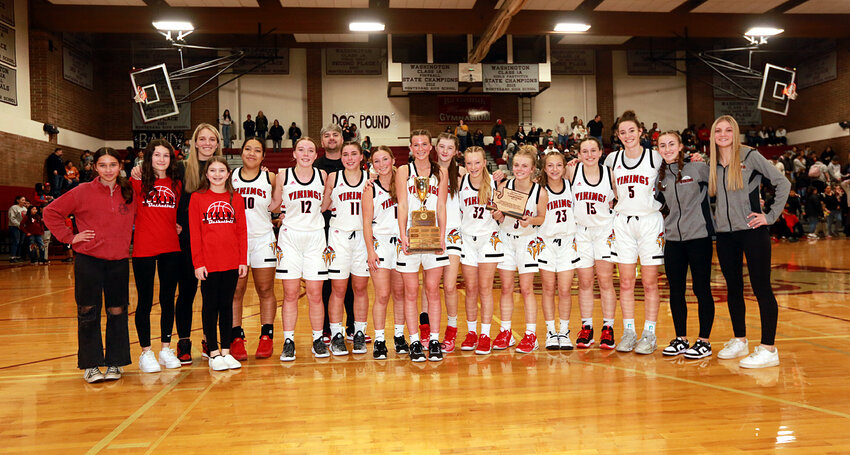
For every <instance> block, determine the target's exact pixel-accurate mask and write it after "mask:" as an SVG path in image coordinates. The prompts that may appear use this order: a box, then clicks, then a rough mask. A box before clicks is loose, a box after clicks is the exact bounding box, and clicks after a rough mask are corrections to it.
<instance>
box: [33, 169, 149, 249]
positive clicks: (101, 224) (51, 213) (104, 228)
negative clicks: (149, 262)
mask: <svg viewBox="0 0 850 455" xmlns="http://www.w3.org/2000/svg"><path fill="white" fill-rule="evenodd" d="M70 214H74V217H75V219H76V222H77V229H79V231H80V232H82V231H86V230H92V231H94V239H92V240H89V241H87V242H79V243H75V244H73V245H71V247H72V248H73V249H74V251H76V252H77V253H82V254H86V255H89V256H93V257H96V258H99V259H106V260H110V261H114V260H117V259H125V258H127V257H129V256H130V237H131V236H132V235H133V219H134V218H135V215H136V206H135V204H133V203H132V202H131V203H129V204H127V203H125V202H124V197H123V196H121V187H120V186H118V185H117V184H116V185H115V186H114V187H113V188H112V189H111V190H110V189H109V187H108V186H106V185H104V184H102V183H100V179H99V178H98V179H95V180H93V181H91V182H86V183H82V184H80V185H79V186H77V187H76V188H74V189H73V190H71V191H68V192H67V193H65V194H64V195H62V197H60V198H58V199H56V200H55V201H53V202H52V203H51V204H49V205H48V206H47V207H45V208H44V224H45V225H46V226H47V228H48V229H50V232H52V233H53V237H56V239H57V240H59V241H60V242H62V243H71V240H73V239H74V232H73V231H72V230H71V228H69V227H68V226H67V225H65V217H67V216H68V215H70Z"/></svg>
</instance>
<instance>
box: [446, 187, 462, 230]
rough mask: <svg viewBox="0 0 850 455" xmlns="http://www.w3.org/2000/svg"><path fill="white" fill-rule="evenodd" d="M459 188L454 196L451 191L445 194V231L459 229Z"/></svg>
mask: <svg viewBox="0 0 850 455" xmlns="http://www.w3.org/2000/svg"><path fill="white" fill-rule="evenodd" d="M460 224H461V215H460V190H458V193H457V194H455V195H454V196H452V195H451V193H449V194H447V195H446V232H449V231H451V230H452V229H460V228H461V226H460Z"/></svg>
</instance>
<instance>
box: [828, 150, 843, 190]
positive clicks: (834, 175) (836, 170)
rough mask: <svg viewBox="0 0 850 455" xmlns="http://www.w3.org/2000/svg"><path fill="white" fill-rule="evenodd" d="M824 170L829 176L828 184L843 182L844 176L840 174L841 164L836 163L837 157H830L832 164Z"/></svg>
mask: <svg viewBox="0 0 850 455" xmlns="http://www.w3.org/2000/svg"><path fill="white" fill-rule="evenodd" d="M826 170H827V172H828V174H829V180H830V182H832V183H833V184H834V185H837V184H838V183H839V182H841V181H842V180H844V177H845V176H844V175H843V174H842V173H841V162H839V161H838V157H837V156H834V157H832V162H830V163H829V164H828V165H827V166H826Z"/></svg>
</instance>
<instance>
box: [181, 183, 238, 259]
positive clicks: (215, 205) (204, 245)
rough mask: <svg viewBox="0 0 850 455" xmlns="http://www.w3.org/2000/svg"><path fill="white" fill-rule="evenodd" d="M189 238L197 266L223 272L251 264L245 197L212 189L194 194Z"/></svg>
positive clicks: (191, 202)
mask: <svg viewBox="0 0 850 455" xmlns="http://www.w3.org/2000/svg"><path fill="white" fill-rule="evenodd" d="M189 237H190V238H191V239H192V263H193V264H194V266H195V268H196V269H197V268H200V267H206V268H207V272H223V271H225V270H235V269H238V268H239V266H240V265H248V226H247V224H246V222H245V203H244V202H243V201H242V196H240V195H239V194H238V193H237V194H234V195H232V196H231V194H230V193H228V192H224V193H215V192H213V191H211V190H204V191H196V192H195V193H192V199H191V200H190V201H189Z"/></svg>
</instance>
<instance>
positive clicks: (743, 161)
mask: <svg viewBox="0 0 850 455" xmlns="http://www.w3.org/2000/svg"><path fill="white" fill-rule="evenodd" d="M710 149H711V160H710V166H709V171H710V174H709V177H708V194H709V195H710V196H714V197H716V198H717V206H716V208H715V212H714V215H715V216H714V219H715V220H716V222H717V259H718V261H719V262H720V270H721V271H722V272H723V277H724V278H726V288H727V290H728V306H729V316H730V317H731V319H732V329H733V331H734V334H735V337H734V338H732V339H731V340H729V342H728V343H726V345H725V347H724V348H723V349H722V350H721V351H720V353H719V354H718V355H717V357H718V358H719V359H734V358H737V357H741V356H747V357H746V358H744V359H742V360H741V361H740V363H739V365H740V366H741V367H742V368H765V367H772V366H776V365H779V352H778V351H777V349H776V347H775V346H774V345H773V343H774V339H775V337H776V320H777V313H778V306H777V304H776V298H775V297H774V296H773V289H771V284H770V233H769V232H768V226H770V225H772V224H773V223H774V222H776V219H777V218H778V217H779V215H780V214H781V213H782V209H783V208H784V207H785V201H786V200H787V199H788V192H789V191H790V189H791V184H790V183H789V182H788V179H786V178H785V176H784V175H782V174H781V173H780V172H779V171H778V170H777V169H776V168H775V167H774V166H773V165H772V164H771V163H770V162H769V161H768V160H767V159H766V158H765V157H763V156H762V155H761V153H759V152H758V150H755V149H753V148H750V147H746V146H742V145H741V134H740V129H739V128H738V122H736V121H735V119H734V118H732V117H731V116H728V115H724V116H721V117H719V118H718V119H717V120H715V121H714V125H712V127H711V142H710ZM763 179H767V180H768V181H770V183H771V185H773V186H774V187H775V188H776V198H775V199H774V201H773V203H772V204H771V205H770V206H769V207H767V206H766V207H764V208H762V206H761V200H760V192H761V183H762V180H763ZM744 255H746V256H747V270H748V271H749V274H750V285H751V286H752V288H753V293H754V294H755V296H756V299H757V300H758V304H759V312H760V315H761V344H760V345H759V346H756V348H755V349H754V350H753V352H752V353H751V354H749V355H747V354H748V353H749V348H748V343H747V338H746V336H747V329H746V321H745V317H746V306H745V303H744V276H743V260H744V258H743V256H744Z"/></svg>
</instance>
